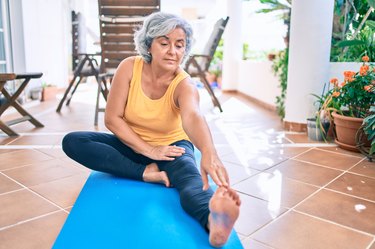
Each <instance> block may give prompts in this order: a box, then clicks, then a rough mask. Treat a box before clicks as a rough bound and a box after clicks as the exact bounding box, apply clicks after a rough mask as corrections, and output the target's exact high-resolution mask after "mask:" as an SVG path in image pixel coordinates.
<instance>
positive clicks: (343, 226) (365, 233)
mask: <svg viewBox="0 0 375 249" xmlns="http://www.w3.org/2000/svg"><path fill="white" fill-rule="evenodd" d="M293 211H294V212H296V213H299V214H303V215H306V216H309V217H311V218H315V219H318V220H320V221H324V222H327V223H330V224H332V225H335V226H339V227H342V228H345V229H348V230H353V231H355V232H357V233H360V234H363V235H367V236H370V237H374V236H375V234H371V233H368V232H365V231H361V230H358V229H356V228H353V227H349V226H347V225H343V224H340V223H337V222H334V221H331V220H327V219H324V218H321V217H319V216H314V215H312V214H309V213H305V212H303V211H299V210H295V209H293Z"/></svg>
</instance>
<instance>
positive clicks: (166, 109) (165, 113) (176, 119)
mask: <svg viewBox="0 0 375 249" xmlns="http://www.w3.org/2000/svg"><path fill="white" fill-rule="evenodd" d="M142 68H143V59H142V57H140V56H137V57H136V58H135V62H134V68H133V77H132V80H131V82H130V87H129V94H128V101H127V104H126V107H125V112H124V119H125V121H126V122H127V123H128V124H129V126H130V127H131V128H132V129H133V131H134V132H135V133H137V134H138V135H139V136H140V137H141V138H142V139H143V140H144V141H146V142H148V143H150V144H152V145H169V144H172V143H174V142H176V141H179V140H183V139H185V140H189V138H188V136H187V135H186V133H185V131H184V130H183V128H182V122H181V115H180V110H179V108H178V107H177V106H176V104H175V103H174V100H173V93H174V91H175V89H176V87H177V85H178V84H179V83H180V82H181V81H182V80H183V79H185V78H186V77H188V76H189V75H188V74H187V73H186V72H185V71H181V72H180V73H179V74H178V75H177V76H176V77H175V78H174V79H173V81H172V82H171V84H170V85H169V86H168V89H167V91H166V92H165V94H164V95H163V97H161V98H160V99H150V98H149V97H147V96H146V94H145V93H144V92H143V90H142V86H141V78H142Z"/></svg>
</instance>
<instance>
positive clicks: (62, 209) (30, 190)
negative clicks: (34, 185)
mask: <svg viewBox="0 0 375 249" xmlns="http://www.w3.org/2000/svg"><path fill="white" fill-rule="evenodd" d="M0 174H2V175H3V176H5V177H6V178H8V179H9V180H12V181H14V182H16V183H17V184H19V185H20V186H22V187H23V189H22V190H28V191H29V192H31V193H33V194H34V195H36V196H38V197H40V198H42V199H43V200H45V201H47V202H49V203H50V204H52V205H53V206H55V207H57V208H58V209H60V211H64V212H66V210H65V209H64V208H62V207H60V206H59V205H57V204H56V203H54V202H53V201H51V200H49V199H47V198H46V197H44V196H42V195H41V194H39V193H37V192H35V191H34V190H32V189H30V188H28V187H27V186H25V185H24V184H22V183H20V182H18V181H16V180H15V179H13V178H11V177H9V176H8V175H6V174H4V173H3V172H0Z"/></svg>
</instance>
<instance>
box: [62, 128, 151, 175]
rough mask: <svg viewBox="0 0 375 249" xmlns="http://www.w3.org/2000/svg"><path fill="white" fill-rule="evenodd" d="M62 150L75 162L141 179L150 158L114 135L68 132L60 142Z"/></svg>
mask: <svg viewBox="0 0 375 249" xmlns="http://www.w3.org/2000/svg"><path fill="white" fill-rule="evenodd" d="M62 146H63V150H64V152H65V153H66V154H67V155H68V156H69V157H70V158H72V159H73V160H75V161H77V162H78V163H80V164H82V165H84V166H86V167H88V168H90V169H93V170H97V171H102V172H106V173H110V174H113V175H117V176H121V177H126V178H130V179H135V180H143V173H144V171H145V168H146V166H147V165H148V164H151V163H152V161H151V160H150V159H148V158H147V157H144V156H142V155H140V154H137V153H135V152H134V151H133V150H132V149H131V148H129V147H128V146H126V145H125V144H123V143H122V142H121V141H120V140H119V139H118V138H116V136H114V135H113V134H107V133H100V132H71V133H69V134H67V135H66V136H65V137H64V139H63V142H62Z"/></svg>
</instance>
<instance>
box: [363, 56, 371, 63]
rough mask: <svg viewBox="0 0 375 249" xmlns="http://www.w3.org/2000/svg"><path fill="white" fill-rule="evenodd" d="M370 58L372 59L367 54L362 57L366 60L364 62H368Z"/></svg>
mask: <svg viewBox="0 0 375 249" xmlns="http://www.w3.org/2000/svg"><path fill="white" fill-rule="evenodd" d="M369 60H370V58H369V57H368V56H367V55H365V56H363V57H362V61H364V62H368V61H369Z"/></svg>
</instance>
